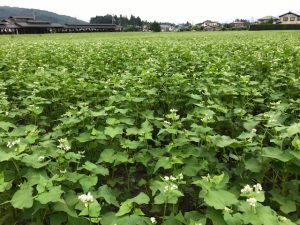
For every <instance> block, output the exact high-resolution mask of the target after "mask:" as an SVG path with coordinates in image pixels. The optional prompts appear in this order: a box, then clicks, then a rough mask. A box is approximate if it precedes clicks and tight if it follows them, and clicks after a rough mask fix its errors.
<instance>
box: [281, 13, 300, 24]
mask: <svg viewBox="0 0 300 225" xmlns="http://www.w3.org/2000/svg"><path fill="white" fill-rule="evenodd" d="M279 19H280V23H281V24H300V15H298V14H296V13H292V12H288V13H285V14H283V15H281V16H279Z"/></svg>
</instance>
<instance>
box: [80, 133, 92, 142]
mask: <svg viewBox="0 0 300 225" xmlns="http://www.w3.org/2000/svg"><path fill="white" fill-rule="evenodd" d="M76 139H77V140H78V141H79V142H81V143H85V142H88V141H91V140H92V137H91V134H90V133H81V134H80V135H79V137H77V138H76Z"/></svg>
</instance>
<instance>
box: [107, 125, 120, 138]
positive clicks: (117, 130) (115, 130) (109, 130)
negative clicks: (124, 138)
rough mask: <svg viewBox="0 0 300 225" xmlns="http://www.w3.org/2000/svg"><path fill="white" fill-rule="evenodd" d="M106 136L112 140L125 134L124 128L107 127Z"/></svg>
mask: <svg viewBox="0 0 300 225" xmlns="http://www.w3.org/2000/svg"><path fill="white" fill-rule="evenodd" d="M104 134H105V135H107V136H110V137H111V138H114V137H116V136H117V135H121V134H123V128H122V127H121V126H118V127H105V130H104Z"/></svg>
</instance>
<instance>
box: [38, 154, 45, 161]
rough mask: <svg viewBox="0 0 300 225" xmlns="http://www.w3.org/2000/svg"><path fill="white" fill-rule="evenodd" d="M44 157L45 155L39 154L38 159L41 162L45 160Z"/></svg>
mask: <svg viewBox="0 0 300 225" xmlns="http://www.w3.org/2000/svg"><path fill="white" fill-rule="evenodd" d="M45 158H46V157H45V156H44V155H41V156H39V158H38V161H39V162H43V161H44V160H45Z"/></svg>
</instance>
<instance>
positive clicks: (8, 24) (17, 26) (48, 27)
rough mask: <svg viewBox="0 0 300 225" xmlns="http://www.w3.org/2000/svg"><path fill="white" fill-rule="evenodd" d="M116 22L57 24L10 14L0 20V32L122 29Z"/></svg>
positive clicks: (28, 32) (27, 32)
mask: <svg viewBox="0 0 300 225" xmlns="http://www.w3.org/2000/svg"><path fill="white" fill-rule="evenodd" d="M122 30H123V27H122V26H120V25H116V24H59V23H52V22H49V21H41V20H36V19H35V18H32V17H16V16H11V17H9V18H8V19H4V20H2V21H1V22H0V34H43V33H56V32H59V33H61V32H101V31H122Z"/></svg>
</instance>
